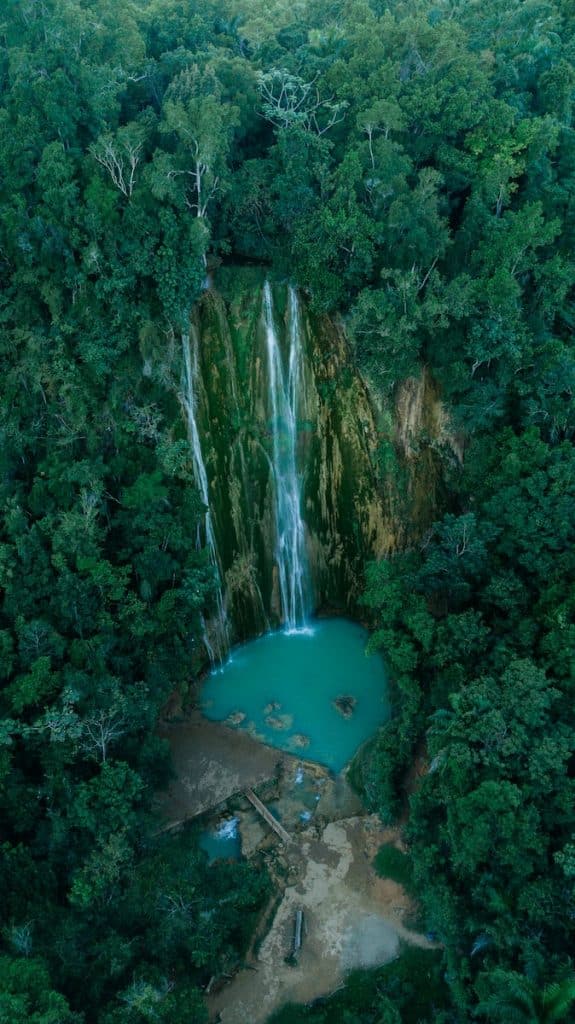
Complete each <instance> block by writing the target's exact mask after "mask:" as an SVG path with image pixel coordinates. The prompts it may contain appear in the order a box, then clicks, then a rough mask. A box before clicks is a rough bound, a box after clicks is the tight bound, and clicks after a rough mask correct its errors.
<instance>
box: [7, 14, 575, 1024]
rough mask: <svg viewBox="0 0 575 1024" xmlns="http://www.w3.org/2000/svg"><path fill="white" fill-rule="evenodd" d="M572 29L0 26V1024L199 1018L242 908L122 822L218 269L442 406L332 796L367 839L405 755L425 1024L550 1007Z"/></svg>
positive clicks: (565, 799) (564, 749)
mask: <svg viewBox="0 0 575 1024" xmlns="http://www.w3.org/2000/svg"><path fill="white" fill-rule="evenodd" d="M574 28H575V8H574V6H573V3H572V0H505V2H501V0H483V2H482V3H476V2H470V0H405V2H402V0H396V2H386V3H383V2H379V0H371V2H368V0H349V2H345V0H333V2H323V0H322V2H320V0H294V2H292V3H288V2H287V0H265V2H264V0H249V3H248V2H247V0H222V2H217V0H197V2H194V3H193V4H190V3H186V2H184V0H148V2H144V0H133V2H129V0H126V2H125V3H122V4H118V3H116V2H114V0H43V2H42V3H35V2H32V0H22V2H18V0H7V2H5V3H4V4H3V9H2V14H1V17H0V197H1V209H0V284H1V292H0V351H1V360H2V386H3V392H2V394H3V402H2V410H1V414H0V415H1V430H2V444H1V446H0V451H1V454H0V461H1V466H2V473H1V477H0V487H1V490H2V511H3V519H2V538H1V544H0V587H1V589H2V607H1V612H0V644H1V650H2V659H1V663H0V669H1V672H2V680H3V684H2V685H3V688H2V690H1V692H0V712H1V714H2V725H1V731H0V738H1V740H2V750H1V756H0V815H1V818H2V846H1V857H2V859H1V862H0V873H1V883H2V892H3V894H4V900H3V922H2V933H1V941H2V943H3V946H4V955H3V957H2V959H1V961H0V1020H2V1021H4V1020H5V1021H7V1022H8V1021H10V1022H12V1021H20V1020H21V1021H24V1020H30V1021H37V1022H38V1024H51V1022H52V1021H55V1020H58V1021H63V1022H64V1021H66V1022H67V1021H70V1022H79V1021H82V1020H84V1021H86V1022H90V1021H98V1022H99V1024H112V1022H116V1021H120V1020H121V1021H127V1022H128V1024H132V1022H134V1024H139V1022H141V1021H152V1020H165V1021H171V1022H174V1024H180V1021H183V1020H186V1021H191V1020H194V1019H195V1020H198V1021H200V1020H203V1019H204V1018H203V1012H204V1011H203V1009H202V1008H201V1002H200V998H199V996H198V995H197V988H196V986H197V985H198V984H201V983H202V981H204V980H207V978H208V977H209V975H210V974H211V972H212V971H214V970H216V969H218V968H221V966H222V964H224V963H229V962H233V960H234V959H235V958H237V957H238V955H239V952H238V951H241V949H242V948H243V946H245V943H246V940H247V932H248V930H249V925H250V921H251V916H252V911H255V909H256V908H257V907H258V905H259V904H260V903H261V901H262V899H263V897H264V895H265V890H266V883H265V879H262V877H261V876H259V875H256V874H255V873H254V872H252V871H251V870H250V869H249V868H248V867H230V866H225V867H220V868H218V867H214V868H207V867H206V865H205V862H204V861H203V859H202V857H201V856H200V855H199V854H198V853H197V852H196V850H195V844H194V840H193V836H189V835H187V834H186V835H185V836H184V838H183V839H182V840H179V841H172V840H168V839H166V840H163V841H161V842H160V840H158V839H157V838H154V832H155V829H156V823H155V822H154V820H153V819H152V817H151V815H150V811H149V807H150V795H151V792H152V790H153V789H154V788H155V787H156V786H157V785H158V784H159V783H161V782H162V781H165V779H166V778H167V773H168V771H169V768H168V764H167V755H166V751H165V750H164V749H163V747H162V745H161V744H160V742H159V741H158V740H157V739H156V738H155V735H154V723H155V721H156V719H157V715H158V712H159V709H160V708H161V706H162V704H163V703H164V701H165V700H166V698H167V696H168V694H169V693H170V691H171V690H173V689H174V688H176V687H185V685H186V683H187V681H188V679H189V676H190V673H191V671H192V670H193V668H194V666H197V664H198V658H199V653H198V652H199V651H200V647H201V644H200V641H199V638H200V634H201V613H202V611H205V610H206V608H209V606H210V601H213V599H214V598H213V579H212V573H211V570H210V568H209V561H208V559H207V557H206V556H205V553H202V552H198V551H196V549H195V545H194V544H191V543H190V538H191V537H195V535H196V532H197V525H198V521H199V517H200V515H201V512H202V509H201V505H200V502H199V499H198V496H197V493H196V491H195V488H194V486H193V474H192V469H191V465H190V457H189V453H188V446H187V442H186V439H185V435H184V430H183V426H182V425H181V422H180V421H181V417H180V415H179V407H178V397H177V396H178V389H179V380H180V373H181V367H180V362H179V336H180V333H181V331H182V330H185V325H186V322H187V318H188V315H189V311H190V308H191V306H192V304H193V302H194V300H195V299H196V298H197V296H198V295H199V294H200V291H201V288H202V282H203V278H204V275H205V267H206V265H207V267H208V269H210V268H213V267H216V266H217V265H219V264H220V263H221V262H222V261H228V262H233V261H238V262H241V261H244V262H245V261H256V262H258V263H262V262H263V263H267V264H270V265H273V266H274V267H275V269H276V271H277V272H278V273H289V275H290V276H291V277H292V278H293V279H295V280H296V281H297V282H298V283H299V284H300V286H301V287H302V288H305V289H306V290H307V292H308V295H309V299H310V301H311V302H312V304H313V305H314V306H315V307H316V308H317V309H318V310H336V309H339V310H340V311H342V312H344V313H345V315H346V316H347V318H348V323H349V327H350V333H351V336H352V338H353V342H354V346H355V352H356V355H357V359H358V362H359V364H360V366H361V367H362V368H363V370H364V372H365V373H366V375H367V376H368V377H369V378H370V380H371V382H372V385H373V387H374V388H376V389H378V390H379V392H380V393H381V396H382V397H384V396H385V397H387V398H388V399H390V400H392V398H393V393H394V388H395V386H396V384H397V382H398V381H400V380H401V379H403V378H404V377H405V376H406V375H408V374H409V373H411V372H413V371H414V370H415V369H416V368H417V367H418V366H420V365H421V364H422V363H424V364H426V365H427V366H428V367H429V368H430V371H431V372H432V374H433V376H434V377H435V379H436V380H437V381H438V382H439V384H440V386H441V389H442V393H443V397H444V400H445V401H446V404H448V406H449V408H450V409H451V410H452V418H453V429H454V430H457V431H458V432H459V435H460V437H461V438H462V439H464V440H465V444H466V452H465V468H464V469H463V470H462V471H461V470H460V468H459V466H458V465H457V464H456V460H455V459H453V458H452V459H451V461H449V458H446V467H447V468H446V473H447V481H446V484H447V491H448V503H449V507H448V509H447V511H446V514H445V516H444V517H443V518H442V519H441V520H440V521H438V522H437V523H436V524H434V526H433V528H432V529H431V531H430V532H429V535H428V536H426V537H425V539H424V543H423V544H422V545H421V548H420V549H418V550H416V551H414V552H411V553H409V554H405V555H402V556H399V557H397V558H396V559H394V560H393V561H391V562H389V563H385V564H381V565H377V566H373V567H372V569H371V571H370V575H369V584H368V591H367V596H366V602H367V604H368V605H369V607H370V608H371V609H372V612H373V615H374V619H375V620H376V621H377V627H378V628H377V632H376V633H375V636H374V641H373V643H374V646H381V647H383V648H384V649H385V651H386V655H387V658H388V662H389V666H390V670H391V673H392V676H393V683H394V689H395V707H396V714H395V717H394V719H393V721H392V723H391V725H390V727H389V728H388V729H387V730H386V731H385V732H384V733H383V734H382V735H381V736H379V737H378V738H377V739H376V741H375V742H374V743H373V744H372V745H371V746H370V748H369V749H368V751H366V752H365V754H364V757H363V761H362V765H361V776H362V783H363V786H364V788H365V791H366V792H367V794H368V797H369V799H370V801H371V802H372V804H373V806H374V807H376V808H378V809H379V810H380V811H381V813H382V815H383V816H384V817H387V818H391V817H393V816H394V814H395V813H396V812H397V810H398V807H399V805H400V802H401V800H402V796H403V793H402V789H401V780H402V778H403V773H404V770H405V768H406V767H407V765H408V764H409V762H410V760H411V759H412V757H413V754H414V751H415V750H416V749H419V750H420V751H421V750H423V751H424V752H425V754H426V757H427V759H428V764H429V771H428V773H427V774H426V775H425V777H424V779H423V781H422V783H421V785H420V786H419V787H418V788H417V790H416V792H415V793H414V794H413V795H412V796H411V798H410V806H411V814H410V825H409V832H410V840H411V844H412V855H413V863H414V877H415V884H416V886H417V888H418V891H420V892H421V893H422V895H423V899H424V904H425V908H426V913H427V916H428V922H429V928H430V929H432V930H433V931H435V932H436V933H437V934H438V936H439V938H440V939H441V941H442V942H443V943H444V946H445V953H444V959H445V965H446V967H445V971H446V974H445V976H446V979H447V981H448V983H449V986H450V992H451V1009H450V1010H449V1011H447V1010H445V1013H448V1017H447V1019H452V1020H465V1019H469V1018H470V1017H472V1016H475V1017H477V1018H478V1019H484V1020H493V1021H497V1020H502V1019H509V1020H511V1019H514V1020H521V1021H535V1020H559V1019H561V1015H563V1018H564V1016H565V1014H566V1013H567V1012H568V1007H569V999H570V992H569V979H568V972H569V964H568V963H567V960H566V955H567V951H568V950H569V949H573V946H574V935H573V932H574V926H575V893H574V878H575V839H574V830H575V819H574V810H573V808H574V805H575V799H574V797H575V793H574V786H575V783H574V778H575V765H574V755H573V750H574V746H575V742H574V740H575V727H574V721H573V696H574V693H573V678H574V664H573V661H574V651H575V625H574V623H573V613H574V597H573V579H574V576H575V564H574V562H575V555H574V553H573V552H574V548H573V542H574V540H575V537H574V532H575V531H574V516H573V500H574V498H575V494H574V491H575V472H574V470H575V463H574V460H573V450H572V436H573V430H574V427H575V424H574V416H575V409H574V404H573V391H574V387H575V358H574V354H573V347H572V330H573V325H574V323H575V316H574V308H573V285H574V282H575V265H574V264H573V260H572V251H573V245H574V242H575V216H574V211H575V206H574V174H575V136H574V134H573V128H572V104H573V97H574V87H575V53H574V47H575V43H574ZM566 979H567V980H566ZM554 986H555V987H554ZM384 997H385V999H386V1000H387V999H388V997H389V998H394V993H393V992H389V993H387V991H384V992H383V994H382V996H381V998H382V999H383V998H384ZM365 1007H369V1008H370V1009H369V1013H370V1014H371V1016H370V1017H367V1016H364V1017H362V1018H361V1019H362V1020H368V1019H373V1020H374V1021H375V1020H376V1019H381V1020H386V1021H388V1020H389V1021H392V1020H396V1019H399V1017H398V1014H400V1013H401V1014H403V1013H404V1003H403V1002H402V1001H401V999H399V1000H398V1001H396V1003H395V1004H391V1006H389V1005H388V1004H387V1003H386V1005H385V1007H384V1009H383V1010H381V1012H380V1017H379V1018H378V1017H377V1015H376V1012H375V1009H374V1007H375V1002H373V1001H372V1002H369V1000H368V1002H367V1003H366V1004H365ZM365 1007H363V1009H362V1010H361V1012H364V1010H365V1012H367V1010H366V1009H365ZM378 1012H379V1011H378ZM409 1012H410V1011H409V1010H405V1013H406V1014H407V1015H406V1016H405V1019H406V1020H410V1019H416V1018H415V1017H412V1016H409ZM418 1012H419V1011H418ZM434 1012H435V1011H434V1010H433V1008H431V1007H430V1008H428V1013H429V1019H436V1020H439V1019H440V1018H439V1016H435V1017H434V1016H433V1014H434ZM350 1013H351V1010H350ZM505 1014H507V1016H505ZM513 1014H514V1016H513ZM298 1019H299V1018H298ZM302 1019H314V1020H318V1021H319V1020H320V1019H326V1020H327V1019H329V1018H328V1017H320V1016H317V1015H316V1016H315V1017H314V1016H309V1017H305V1018H302ZM332 1019H333V1018H332ZM343 1019H345V1018H343V1017H342V1020H343ZM349 1019H350V1020H353V1019H354V1018H353V1017H352V1016H350V1017H349ZM417 1019H419V1017H418V1018H417Z"/></svg>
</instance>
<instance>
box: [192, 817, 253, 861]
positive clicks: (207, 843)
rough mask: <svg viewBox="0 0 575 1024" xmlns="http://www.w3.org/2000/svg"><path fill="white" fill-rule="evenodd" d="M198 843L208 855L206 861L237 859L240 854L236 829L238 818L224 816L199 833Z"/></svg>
mask: <svg viewBox="0 0 575 1024" xmlns="http://www.w3.org/2000/svg"><path fill="white" fill-rule="evenodd" d="M198 845H199V847H200V849H201V850H204V851H205V853H207V855H208V862H209V863H210V864H212V863H213V862H214V861H215V860H228V859H229V858H232V859H233V860H239V858H240V856H241V848H242V843H241V838H240V834H239V830H238V818H226V819H224V820H223V821H221V822H220V823H219V824H218V825H217V826H216V827H214V828H212V829H206V830H204V831H203V832H201V833H200V837H199V840H198Z"/></svg>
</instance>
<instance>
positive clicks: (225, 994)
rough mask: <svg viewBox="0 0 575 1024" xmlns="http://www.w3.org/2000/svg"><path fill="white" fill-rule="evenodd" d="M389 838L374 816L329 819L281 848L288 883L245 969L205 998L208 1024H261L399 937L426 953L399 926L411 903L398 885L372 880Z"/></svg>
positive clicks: (388, 954)
mask: <svg viewBox="0 0 575 1024" xmlns="http://www.w3.org/2000/svg"><path fill="white" fill-rule="evenodd" d="M395 838H396V836H395V834H394V833H391V832H390V830H384V829H382V828H381V826H380V825H379V823H378V821H377V819H376V818H375V817H354V818H348V819H346V820H343V821H337V822H330V823H329V824H328V825H327V826H326V827H325V828H324V830H323V833H322V834H321V836H320V837H319V838H317V837H316V835H315V828H314V827H311V828H310V829H308V830H306V831H305V832H303V833H301V834H300V836H299V837H298V839H299V841H298V843H297V845H295V844H294V845H293V847H291V848H290V849H289V850H286V851H282V854H281V856H282V858H283V859H284V860H285V861H286V866H287V867H288V868H289V871H290V877H295V880H294V882H293V884H291V885H289V886H288V887H287V888H286V889H285V892H284V894H283V898H282V901H281V903H280V905H279V907H278V910H277V912H276V915H275V918H274V920H273V922H272V925H271V928H270V930H269V932H268V934H267V935H266V937H265V939H264V940H263V942H262V944H261V946H260V949H259V952H258V954H257V957H255V958H254V959H253V961H252V963H251V964H250V967H251V968H252V969H250V970H245V971H242V972H240V973H239V974H238V975H237V976H236V977H235V978H234V980H233V981H232V982H231V983H230V984H229V985H227V986H226V987H225V988H224V989H222V991H220V992H218V993H216V994H214V995H212V996H211V997H210V998H209V1000H208V1005H209V1009H210V1016H211V1017H212V1019H215V1018H216V1017H217V1015H218V1014H220V1019H221V1021H222V1024H248V1022H249V1024H264V1022H265V1021H266V1020H267V1018H268V1017H269V1016H270V1014H271V1013H273V1011H274V1010H276V1009H278V1008H279V1007H280V1006H282V1005H283V1004H284V1003H286V1002H296V1003H306V1002H310V1001H311V1000H313V999H315V998H317V997H318V996H320V995H325V994H327V993H329V992H331V991H333V990H334V989H335V988H337V986H338V985H339V984H340V982H341V981H342V980H343V978H344V977H345V974H346V973H347V972H348V971H349V970H351V969H353V968H355V967H376V966H379V965H381V964H384V963H387V962H388V961H390V960H393V959H394V957H396V956H397V955H398V953H399V944H400V939H401V940H403V941H406V942H410V943H414V944H417V945H419V946H424V947H430V948H431V945H430V943H429V942H428V941H427V940H426V939H425V937H424V936H422V935H419V934H418V933H415V932H411V931H410V930H409V929H408V928H407V927H406V926H405V924H404V918H405V916H406V914H407V913H408V912H409V911H410V910H411V902H410V900H409V898H408V896H407V895H406V893H405V892H404V890H403V889H402V887H401V886H400V885H397V884H396V883H395V882H392V881H390V880H382V879H380V878H378V876H377V875H376V873H375V871H374V870H373V868H372V866H371V862H372V857H373V854H374V853H375V851H376V850H377V849H378V847H379V846H380V845H381V843H383V842H389V841H391V840H393V839H395ZM298 909H302V910H303V911H304V920H305V932H304V941H303V947H302V950H301V952H300V953H299V955H298V962H297V965H296V966H289V965H288V964H287V963H286V962H285V958H286V956H288V955H289V953H290V952H291V948H292V937H293V928H294V919H295V913H296V910H298ZM253 968H255V970H254V969H253Z"/></svg>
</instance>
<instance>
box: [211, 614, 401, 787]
mask: <svg viewBox="0 0 575 1024" xmlns="http://www.w3.org/2000/svg"><path fill="white" fill-rule="evenodd" d="M367 636H368V634H367V632H366V630H365V629H363V628H362V627H361V626H360V625H358V624H357V623H355V622H350V621H349V620H347V619H340V618H333V619H318V620H314V621H313V622H312V624H311V626H310V628H309V629H308V630H305V631H301V632H297V633H295V634H291V635H288V634H286V633H285V632H277V633H270V634H268V635H267V636H264V637H261V638H260V639H258V640H253V641H251V642H250V643H247V644H244V645H243V646H241V647H238V648H236V649H235V650H234V651H233V652H232V656H231V658H230V660H229V662H228V663H227V664H226V665H224V667H223V668H222V669H219V670H216V671H214V672H212V674H211V675H210V676H209V677H208V679H207V681H206V682H205V684H204V686H203V689H202V711H203V713H204V715H205V716H206V717H207V718H211V719H214V720H216V721H223V722H226V724H228V725H231V726H234V727H236V728H238V729H246V730H247V731H248V732H250V733H251V734H252V735H253V736H254V737H255V738H257V739H259V740H261V741H262V742H264V743H267V744H269V745H271V746H274V747H278V748H279V749H280V750H285V751H288V752H289V753H292V754H294V755H296V756H297V755H300V756H301V757H303V758H305V759H306V760H310V761H317V762H318V763H319V764H322V765H325V766H326V767H328V768H330V769H331V770H332V771H334V772H339V771H341V770H342V769H343V768H344V767H345V765H346V764H348V762H349V761H350V759H351V758H352V757H353V755H354V753H355V752H356V750H357V749H358V747H359V746H360V745H361V743H363V741H364V740H366V739H368V737H369V736H371V735H373V733H374V732H375V731H376V729H377V728H378V726H380V725H383V724H384V723H385V722H386V721H387V720H388V718H389V714H390V707H389V700H388V688H387V680H386V675H385V669H384V665H383V661H382V659H381V657H380V656H379V655H377V654H376V655H372V656H370V657H367V656H366V655H365V645H366V642H367Z"/></svg>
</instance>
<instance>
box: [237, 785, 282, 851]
mask: <svg viewBox="0 0 575 1024" xmlns="http://www.w3.org/2000/svg"><path fill="white" fill-rule="evenodd" d="M245 793H246V796H247V798H248V800H249V802H250V803H251V804H253V806H254V807H255V809H256V811H257V812H258V813H259V814H261V816H262V818H263V819H264V821H267V823H268V825H269V826H270V828H273V830H274V832H275V833H276V835H278V836H279V837H280V839H281V841H282V843H288V844H289V843H293V839H292V837H291V836H290V834H289V833H288V832H286V830H285V828H284V827H283V826H282V825H280V823H279V821H277V819H276V818H274V816H273V814H272V813H271V812H270V811H268V809H267V807H266V806H265V804H262V802H261V800H260V799H259V797H257V796H256V794H255V793H254V791H253V789H246V791H245Z"/></svg>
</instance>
